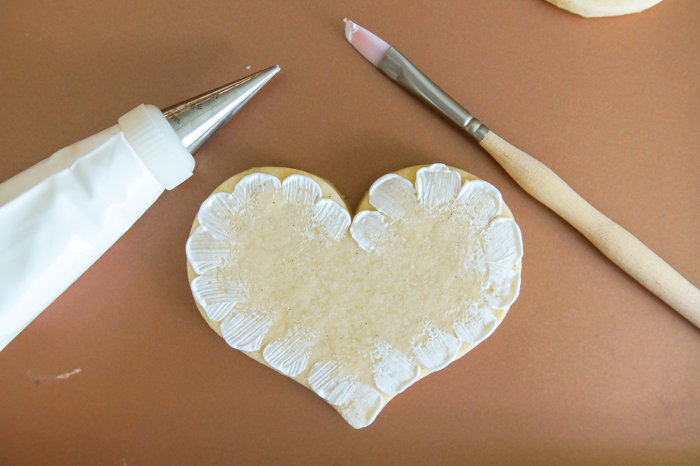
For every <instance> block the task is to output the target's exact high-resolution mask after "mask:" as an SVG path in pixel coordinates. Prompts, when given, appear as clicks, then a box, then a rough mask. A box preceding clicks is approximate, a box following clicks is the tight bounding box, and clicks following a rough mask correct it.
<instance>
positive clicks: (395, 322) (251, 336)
mask: <svg viewBox="0 0 700 466" xmlns="http://www.w3.org/2000/svg"><path fill="white" fill-rule="evenodd" d="M369 203H370V205H371V206H372V207H374V208H375V209H377V210H376V211H370V210H366V211H362V212H359V213H358V214H357V215H356V216H355V217H354V219H352V220H351V217H350V214H349V213H348V211H347V209H346V208H345V207H344V206H342V205H341V204H340V203H338V202H336V201H334V200H332V199H329V198H327V197H326V198H324V197H323V193H322V190H321V188H320V187H319V185H318V183H316V182H315V181H314V180H312V179H311V178H310V177H307V176H304V175H291V176H288V177H286V178H285V179H284V180H283V181H282V182H280V180H279V179H278V178H277V177H275V176H272V175H268V174H264V173H252V174H249V175H247V176H245V177H243V178H241V180H240V181H239V182H238V183H237V184H236V185H235V187H234V190H233V193H231V194H227V193H216V194H213V195H212V196H210V197H209V198H208V199H207V200H206V201H205V202H204V203H203V204H202V206H201V208H200V211H199V213H198V216H197V219H198V221H199V224H200V225H199V227H198V228H197V229H196V230H195V232H194V233H193V234H192V236H191V237H190V239H189V240H188V242H187V246H186V252H187V258H188V260H189V262H190V264H191V266H192V269H193V270H194V272H195V273H197V274H199V276H197V277H195V278H194V279H193V280H192V282H191V288H192V292H193V295H194V298H195V300H196V301H197V302H198V303H199V304H200V306H201V307H202V309H203V310H204V312H205V313H206V315H207V317H208V318H209V319H210V320H211V321H213V322H216V323H218V324H219V328H220V330H221V334H222V336H223V337H224V339H225V341H226V342H227V343H228V344H229V345H230V346H232V347H233V348H236V349H239V350H242V351H247V352H256V351H259V352H260V356H261V357H262V359H263V360H264V361H265V362H266V363H267V364H268V365H269V366H270V367H272V368H274V369H275V370H277V371H279V372H280V373H282V374H285V375H287V376H289V377H292V378H295V380H298V381H300V382H302V383H308V385H309V386H310V387H311V389H312V390H313V391H314V392H315V393H317V394H318V395H319V396H320V397H321V398H323V399H324V400H326V401H327V402H328V403H330V404H331V405H333V406H335V407H336V409H337V410H338V411H339V412H340V413H341V414H342V415H343V417H344V418H345V419H346V420H347V422H348V423H350V424H351V425H352V426H353V427H356V428H360V427H365V426H367V425H369V424H370V423H371V422H372V421H373V420H374V419H375V417H376V416H377V414H378V413H379V411H380V410H381V409H382V407H383V406H384V404H385V403H386V402H387V401H388V399H390V398H391V397H392V396H394V395H397V394H399V393H401V392H402V391H404V390H405V389H406V388H408V387H409V386H410V385H412V384H413V383H414V382H415V381H416V380H418V379H419V378H420V377H421V376H422V375H425V374H427V373H429V372H430V371H437V370H440V369H442V368H444V367H445V366H447V365H448V364H449V363H451V362H452V361H453V360H454V359H455V358H456V357H457V356H458V355H460V354H463V352H464V351H466V350H468V349H469V348H470V347H473V346H474V345H477V344H478V343H480V342H481V341H483V340H484V339H485V338H487V337H488V336H489V335H491V333H493V331H494V330H495V329H496V327H497V326H498V322H499V320H498V319H497V318H496V316H495V314H494V310H500V309H506V308H507V307H508V306H510V305H511V304H512V303H513V301H515V299H516V298H517V296H518V293H519V290H520V273H519V272H518V270H519V269H518V267H519V263H520V260H521V258H522V255H523V247H522V237H521V234H520V229H519V228H518V226H517V224H516V223H515V221H514V220H513V219H512V218H509V217H504V216H502V209H503V201H502V198H501V194H500V192H499V191H498V190H497V189H496V188H494V187H493V186H492V185H491V184H489V183H487V182H485V181H481V180H475V181H469V180H465V181H464V182H463V183H462V182H461V176H460V174H459V173H458V172H456V171H454V170H450V169H449V168H448V167H447V166H445V165H442V164H435V165H432V166H430V167H425V168H421V169H419V170H418V171H417V172H416V182H415V187H414V184H413V183H411V182H410V181H409V180H407V179H405V178H403V177H401V176H399V175H396V174H390V175H386V176H383V177H381V178H380V179H378V180H377V181H376V182H375V183H374V184H373V185H372V187H371V188H370V190H369ZM268 238H269V239H268ZM407 248H408V249H407ZM390 258H391V259H392V260H390ZM438 272H439V273H438ZM423 300H425V301H426V303H425V304H424V303H423ZM427 303H430V304H429V305H428V304H427ZM498 312H502V311H498ZM349 316H350V317H351V318H350V317H349ZM417 319H418V320H417ZM464 345H471V346H464ZM460 351H462V353H460ZM382 393H384V394H385V395H382Z"/></svg>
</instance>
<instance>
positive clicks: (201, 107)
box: [0, 66, 280, 350]
mask: <svg viewBox="0 0 700 466" xmlns="http://www.w3.org/2000/svg"><path fill="white" fill-rule="evenodd" d="M279 70H280V68H279V66H273V67H271V68H268V69H266V70H263V71H260V72H258V73H254V74H252V75H250V76H247V77H245V78H243V79H240V80H238V81H235V82H232V83H230V84H227V85H225V86H222V87H219V88H217V89H214V90H212V91H209V92H207V93H205V94H201V95H199V96H197V97H194V98H192V99H189V100H187V101H185V102H182V103H180V104H177V105H174V106H172V107H169V108H166V109H164V110H163V111H161V110H159V109H158V108H157V107H154V106H153V105H139V106H138V107H136V108H135V109H133V110H131V111H130V112H128V113H127V114H126V115H124V116H122V117H121V118H119V120H118V121H119V123H118V124H116V125H114V126H112V127H111V128H108V129H106V130H104V131H102V132H100V133H97V134H95V135H93V136H90V137H89V138H87V139H84V140H82V141H80V142H76V143H75V144H73V145H71V146H68V147H66V148H64V149H61V150H59V151H58V152H56V153H55V154H53V155H52V156H51V157H49V158H48V159H45V160H43V161H41V162H39V163H37V164H36V165H34V166H32V167H30V168H29V169H27V170H25V171H23V172H22V173H20V174H18V175H15V176H14V177H12V178H10V179H9V180H7V181H5V182H4V183H1V184H0V225H2V226H1V227H0V264H2V265H3V267H1V268H0V350H2V349H3V348H4V347H5V346H6V345H7V344H8V343H9V342H10V341H11V340H12V339H13V338H14V337H15V336H17V334H19V333H20V332H21V331H22V330H24V328H25V327H26V326H27V325H29V323H30V322H31V321H32V320H34V318H36V316H38V315H39V314H40V313H41V312H42V311H43V310H44V309H46V308H47V307H48V306H49V305H50V304H51V303H52V302H53V301H54V300H55V299H56V298H57V297H58V296H59V295H60V294H61V293H63V292H64V291H65V290H66V289H67V288H68V287H69V286H70V285H71V284H72V283H73V282H74V281H75V280H77V279H78V278H79V277H80V276H81V275H82V274H83V272H85V271H86V270H87V269H88V268H89V267H90V266H91V265H92V264H93V263H94V262H95V261H96V260H97V259H99V258H100V256H102V254H104V252H105V251H106V250H107V249H109V248H110V247H111V246H112V245H113V244H114V243H115V242H116V241H117V240H118V239H119V238H120V237H121V236H122V235H123V234H124V233H125V232H126V231H127V230H128V229H129V228H130V227H131V225H133V224H134V223H135V222H136V220H138V219H139V217H141V215H142V214H143V213H144V212H145V211H146V210H147V209H148V208H149V207H150V206H151V205H152V204H153V203H154V202H155V201H156V199H158V197H159V196H160V195H161V194H162V193H163V191H164V190H166V189H167V190H170V189H173V188H175V187H177V186H178V185H179V184H180V183H182V182H183V181H185V180H186V179H187V178H189V177H190V176H192V171H193V170H194V157H193V155H194V154H195V153H196V152H197V151H198V150H199V149H200V148H201V147H202V146H203V145H204V144H205V143H206V142H207V141H208V140H209V138H211V136H213V135H214V133H216V132H217V131H218V130H219V129H220V128H221V127H222V126H224V125H225V124H226V123H227V122H228V120H229V119H230V118H231V117H232V116H233V114H234V113H236V111H238V110H239V109H240V108H241V107H242V106H243V105H244V104H245V103H246V102H247V101H248V99H249V98H250V97H252V96H253V95H254V94H255V93H256V92H257V91H258V90H259V89H260V88H261V87H262V86H263V85H264V84H265V83H266V82H267V81H268V80H269V79H270V78H272V76H274V75H275V74H277V72H278V71H279Z"/></svg>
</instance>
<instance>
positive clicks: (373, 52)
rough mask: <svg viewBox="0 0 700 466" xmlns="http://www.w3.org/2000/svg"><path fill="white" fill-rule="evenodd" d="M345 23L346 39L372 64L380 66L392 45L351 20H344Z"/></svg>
mask: <svg viewBox="0 0 700 466" xmlns="http://www.w3.org/2000/svg"><path fill="white" fill-rule="evenodd" d="M343 21H345V37H346V38H347V39H348V42H350V43H351V44H352V46H353V47H355V48H356V49H357V51H358V52H360V53H361V54H362V56H363V57H365V58H366V59H367V60H369V62H370V63H372V64H373V65H374V66H379V64H380V63H381V62H382V60H383V59H384V56H385V55H386V53H387V52H388V51H389V49H390V48H391V45H389V44H387V43H386V42H384V41H383V40H382V39H380V38H379V37H377V36H375V35H374V34H372V33H371V32H369V31H368V30H367V29H365V28H363V27H362V26H358V25H357V24H355V23H353V22H352V21H350V20H349V19H344V20H343Z"/></svg>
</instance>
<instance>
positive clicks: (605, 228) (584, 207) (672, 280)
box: [345, 20, 700, 327]
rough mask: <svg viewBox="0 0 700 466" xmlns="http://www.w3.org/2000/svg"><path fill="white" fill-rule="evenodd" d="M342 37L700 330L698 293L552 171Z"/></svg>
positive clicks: (373, 43) (358, 41) (369, 48)
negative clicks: (436, 112)
mask: <svg viewBox="0 0 700 466" xmlns="http://www.w3.org/2000/svg"><path fill="white" fill-rule="evenodd" d="M345 36H346V37H347V39H348V41H349V42H350V43H351V44H352V45H353V47H355V48H356V49H357V51H358V52H360V53H361V54H362V56H364V57H365V58H366V59H367V60H368V61H369V62H370V63H372V64H373V65H374V66H376V67H377V68H379V70H380V71H382V72H383V73H384V74H385V75H387V76H388V77H389V78H390V79H391V80H393V81H395V82H397V83H398V84H399V85H401V86H402V87H403V88H405V89H406V90H408V91H409V92H411V93H412V94H414V95H415V96H417V97H418V98H419V99H420V100H423V101H424V102H426V103H428V104H429V105H430V106H431V107H433V108H434V109H435V110H437V111H438V112H439V113H441V114H442V115H444V116H446V117H447V118H448V119H449V120H451V121H452V122H453V123H455V124H457V125H458V126H459V127H460V128H462V129H464V131H466V132H467V134H469V135H470V136H472V137H473V138H474V139H476V141H477V142H478V143H479V145H480V146H481V147H483V148H484V149H486V151H487V152H488V153H490V154H491V155H492V156H493V158H494V159H496V161H497V162H498V163H499V164H500V165H501V166H502V167H503V168H504V169H505V170H506V172H508V174H509V175H510V176H511V177H512V178H513V179H514V180H515V181H516V182H517V183H518V184H519V185H520V186H521V187H522V188H523V189H524V190H525V191H527V192H528V193H529V194H530V195H531V196H532V197H534V198H535V199H537V200H538V201H540V202H541V203H542V204H544V205H546V206H547V207H549V208H550V209H552V210H553V211H554V212H555V213H556V214H557V215H559V216H560V217H562V218H563V219H564V220H566V221H567V222H569V223H570V224H571V225H572V226H573V227H574V228H576V229H577V230H578V231H580V232H581V233H582V234H583V235H584V236H585V237H586V238H588V239H589V240H590V241H591V243H593V244H594V245H595V246H596V247H597V248H598V249H600V251H601V252H602V253H603V254H605V255H606V256H607V257H608V258H609V259H610V260H612V261H613V262H614V263H615V264H616V265H617V266H619V267H620V268H621V269H622V270H624V271H625V272H626V273H628V274H629V275H630V276H631V277H632V278H634V279H635V280H637V281H638V282H639V283H641V284H642V285H643V286H644V287H646V288H647V289H648V290H649V291H651V292H652V293H654V294H655V295H656V296H658V297H659V298H660V299H662V300H663V301H664V302H665V303H666V304H668V305H669V306H671V307H672V308H673V309H675V310H676V311H678V312H679V313H680V314H681V315H683V316H684V317H685V318H686V319H688V320H689V321H690V322H692V323H693V324H695V325H696V326H697V327H700V290H698V289H697V288H696V287H695V286H693V284H692V283H690V282H689V281H688V280H686V279H685V278H684V277H683V276H682V275H681V274H679V273H678V272H676V271H675V270H674V269H673V268H672V267H671V266H670V265H668V264H667V263H666V262H664V260H663V259H661V258H660V257H659V256H657V255H656V254H655V253H654V252H653V251H652V250H651V249H649V248H648V247H646V246H645V245H644V244H643V243H642V242H641V241H639V240H638V239H637V238H635V237H634V236H633V235H632V234H631V233H630V232H628V231H627V230H625V229H624V228H622V227H621V226H619V225H618V224H617V223H615V222H613V221H612V220H610V219H609V218H608V217H606V216H605V215H603V214H602V213H600V212H599V211H598V210H596V209H595V208H594V207H593V206H591V205H590V204H589V203H588V202H586V201H585V200H584V199H583V198H582V197H581V196H579V195H578V194H577V193H576V192H575V191H574V190H573V189H571V187H570V186H569V185H568V184H566V183H565V182H564V181H563V180H562V179H561V178H559V177H558V176H557V175H556V174H555V173H554V172H553V171H552V170H550V169H549V168H547V167H546V166H545V165H544V164H542V163H540V162H538V161H537V160H535V159H534V158H532V157H531V156H529V155H528V154H526V153H525V152H523V151H521V150H520V149H518V148H516V147H514V146H512V145H511V144H509V143H508V142H506V141H504V140H503V139H501V138H500V137H498V136H497V135H496V134H495V133H494V132H493V131H491V130H489V129H488V128H487V127H486V126H484V125H483V124H482V123H481V122H480V121H479V120H477V119H476V118H474V117H473V116H472V115H471V114H470V113H469V112H468V111H466V110H465V109H464V107H462V106H461V105H459V104H458V103H457V102H456V101H455V100H454V99H452V98H451V97H450V96H449V95H447V94H446V93H445V92H444V91H443V90H442V89H440V88H439V87H438V86H437V85H436V84H435V83H433V82H432V81H431V80H430V79H428V77H427V76H425V75H424V74H423V73H422V72H421V71H420V70H419V69H418V68H416V67H415V66H414V65H413V64H412V63H411V62H410V61H408V60H407V59H406V57H404V56H403V55H402V54H401V53H399V52H398V50H396V49H395V48H393V47H392V46H391V45H389V44H387V43H386V42H385V41H384V40H382V39H380V38H379V37H377V36H376V35H374V34H372V33H371V32H369V31H368V30H366V29H364V28H362V27H361V26H358V25H357V24H355V23H353V22H352V21H350V20H345Z"/></svg>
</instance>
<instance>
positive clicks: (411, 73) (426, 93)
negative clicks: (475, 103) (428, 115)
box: [377, 47, 489, 141]
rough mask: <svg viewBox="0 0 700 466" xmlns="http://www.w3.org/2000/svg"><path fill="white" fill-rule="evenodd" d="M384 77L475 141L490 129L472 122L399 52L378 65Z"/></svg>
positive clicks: (452, 100)
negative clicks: (437, 112) (423, 102)
mask: <svg viewBox="0 0 700 466" xmlns="http://www.w3.org/2000/svg"><path fill="white" fill-rule="evenodd" d="M377 68H379V69H380V70H381V71H382V72H383V73H384V74H386V75H387V76H388V77H389V78H391V79H392V80H394V81H396V82H397V83H399V84H400V85H401V87H403V88H404V89H406V90H408V91H409V92H411V93H412V94H413V95H415V96H417V97H418V98H419V99H421V100H423V101H425V102H426V103H428V104H429V105H430V106H432V107H433V108H435V109H436V110H437V111H439V112H440V113H442V114H443V115H445V116H446V117H447V118H449V119H450V120H451V121H452V122H454V123H455V124H456V125H457V126H459V127H460V128H463V129H464V131H466V132H467V134H469V135H470V136H472V137H473V138H474V139H476V140H477V141H481V140H482V139H484V136H486V134H487V133H488V132H489V129H488V128H487V127H486V126H485V125H483V124H482V123H481V122H480V121H479V120H477V119H476V118H474V116H472V114H471V113H469V112H468V111H467V110H466V109H465V108H464V107H462V106H461V105H459V104H458V103H457V102H456V101H455V100H454V99H453V98H452V97H450V96H449V95H447V93H446V92H445V91H443V90H442V89H440V88H439V87H438V86H437V84H435V83H434V82H432V81H431V80H430V79H429V78H428V77H427V76H426V75H424V74H423V73H422V72H421V71H420V70H419V69H418V68H416V67H415V65H414V64H413V63H411V62H410V61H409V60H408V59H407V58H406V57H404V56H403V55H402V54H401V52H399V51H398V50H396V49H395V48H393V47H391V48H390V49H389V51H388V52H387V53H386V55H385V56H384V58H383V59H382V61H381V62H379V64H378V65H377Z"/></svg>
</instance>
